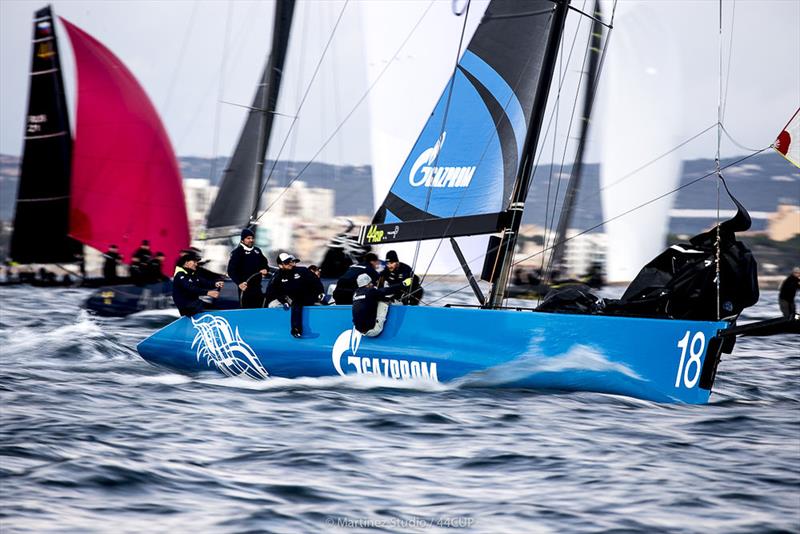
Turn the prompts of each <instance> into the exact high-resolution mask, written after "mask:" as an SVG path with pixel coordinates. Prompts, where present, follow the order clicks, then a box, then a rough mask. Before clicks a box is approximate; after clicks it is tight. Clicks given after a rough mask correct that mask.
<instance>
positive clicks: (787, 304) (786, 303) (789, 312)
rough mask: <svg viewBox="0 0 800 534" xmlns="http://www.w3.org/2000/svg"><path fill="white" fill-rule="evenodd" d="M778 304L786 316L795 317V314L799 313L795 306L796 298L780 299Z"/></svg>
mask: <svg viewBox="0 0 800 534" xmlns="http://www.w3.org/2000/svg"><path fill="white" fill-rule="evenodd" d="M778 306H780V308H781V313H782V314H783V316H784V317H786V318H791V317H794V314H795V313H797V310H796V309H795V307H794V299H792V300H779V301H778Z"/></svg>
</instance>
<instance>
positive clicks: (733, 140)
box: [720, 106, 757, 152]
mask: <svg viewBox="0 0 800 534" xmlns="http://www.w3.org/2000/svg"><path fill="white" fill-rule="evenodd" d="M722 112H723V113H725V108H724V106H723V110H722ZM720 126H721V127H722V131H723V132H724V133H725V137H727V138H728V140H730V142H731V143H733V144H734V145H736V146H737V147H739V148H741V149H742V150H747V151H750V152H752V151H753V150H757V149H755V148H751V147H749V146H745V145H743V144H741V143H739V142H738V141H736V139H734V138H733V136H732V135H731V133H730V132H729V131H728V129H727V128H725V124H721V125H720Z"/></svg>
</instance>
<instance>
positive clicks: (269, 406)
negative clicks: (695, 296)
mask: <svg viewBox="0 0 800 534" xmlns="http://www.w3.org/2000/svg"><path fill="white" fill-rule="evenodd" d="M443 291H445V290H443ZM87 295H88V293H87V291H85V290H76V289H36V288H0V375H2V376H0V531H2V532H3V533H10V532H44V531H60V532H87V531H113V532H142V531H172V532H188V531H192V532H195V533H198V532H292V533H293V532H329V531H332V532H345V531H352V530H362V531H363V530H365V529H373V530H376V531H382V532H454V531H464V532H467V531H469V532H554V533H556V532H558V533H561V532H599V531H603V532H676V533H677V532H680V533H685V532H702V533H708V532H726V533H735V532H742V533H751V532H799V531H800V358H798V356H799V355H800V340H798V339H797V338H796V337H788V336H782V337H773V338H763V339H759V338H753V339H741V340H739V342H738V343H737V346H736V348H735V350H734V353H733V354H732V355H727V356H725V358H724V360H723V362H722V363H721V365H720V370H719V374H718V377H717V383H716V385H715V392H714V394H713V395H712V402H711V404H709V405H707V406H682V405H660V404H654V403H649V402H643V401H637V400H632V399H627V398H622V397H613V396H608V395H600V394H589V393H584V394H563V393H562V394H558V393H547V392H537V391H528V390H500V389H479V388H478V389H476V388H470V389H459V388H455V387H447V386H435V387H434V386H431V387H429V388H427V389H418V388H416V389H415V388H410V387H407V386H403V385H399V384H397V383H394V382H391V381H388V380H382V379H378V378H376V377H360V378H358V379H356V378H353V377H340V378H326V379H301V380H280V379H274V380H270V381H266V382H253V381H247V380H236V379H222V378H220V379H217V378H209V377H200V378H191V377H186V376H182V375H177V374H170V373H167V372H165V371H163V370H159V369H156V368H154V367H151V366H150V365H149V364H147V363H146V362H144V361H143V360H141V359H140V358H139V356H138V355H137V353H136V350H135V345H136V343H137V342H138V341H139V340H141V339H142V338H144V337H145V336H147V335H148V334H149V333H151V332H152V331H153V330H154V329H156V328H158V327H159V326H161V325H163V324H165V323H166V322H168V321H169V320H170V319H171V317H170V315H169V314H165V313H164V312H158V313H145V314H140V315H138V316H134V317H130V318H127V319H99V318H96V317H92V316H90V315H88V314H87V313H86V312H85V311H83V310H81V307H80V304H81V301H82V300H83V299H85V298H86V296H87ZM432 296H433V294H431V297H432ZM775 299H776V297H775V295H774V293H773V292H765V294H764V295H763V296H762V302H761V303H759V304H758V305H757V306H755V307H754V308H751V309H750V310H749V311H748V312H747V316H746V317H745V318H767V317H772V316H776V315H777V305H776V302H775Z"/></svg>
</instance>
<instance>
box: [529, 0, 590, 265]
mask: <svg viewBox="0 0 800 534" xmlns="http://www.w3.org/2000/svg"><path fill="white" fill-rule="evenodd" d="M583 8H584V9H586V2H585V1H584V6H583ZM579 29H580V26H578V28H576V30H575V31H576V34H577V32H578V30H579ZM592 39H593V36H592V26H589V39H588V41H587V43H586V50H585V52H584V54H583V60H582V62H581V74H580V75H579V77H578V85H577V87H576V89H575V98H574V99H573V101H572V112H571V114H570V118H569V124H568V125H567V133H566V136H565V139H566V140H565V142H564V150H563V152H562V154H561V163H560V165H559V168H558V181H557V182H556V194H555V197H554V198H553V209H552V211H551V213H550V226H549V227H547V226H545V237H546V236H547V233H548V232H549V233H550V235H551V240H555V239H556V238H557V237H558V236H557V235H555V233H554V229H553V226H555V222H556V206H557V205H558V195H559V192H560V190H561V177H562V176H563V174H564V162H565V161H566V159H567V148H569V139H570V133H571V132H572V125H573V123H574V121H575V112H576V111H577V109H578V97H579V96H580V94H581V86H582V85H583V80H584V76H583V73H584V72H585V70H586V68H587V66H586V64H587V61H588V60H589V54H590V52H591V48H592ZM591 89H592V88H590V87H587V88H586V90H587V91H591ZM554 144H555V143H554ZM554 163H555V158H554V157H553V158H552V161H551V163H550V173H551V175H552V172H553V165H554ZM574 165H575V162H573V166H574ZM548 189H549V184H548ZM565 196H566V191H565ZM564 200H565V199H562V201H561V202H562V204H561V205H562V210H563V206H564ZM546 220H547V218H546V217H545V221H546ZM544 244H545V245H546V244H547V239H545V241H544ZM552 268H553V256H552V254H551V255H550V257H549V259H548V262H547V271H550V270H551V269H552ZM541 269H542V272H543V273H544V272H545V257H544V255H543V256H542V265H541Z"/></svg>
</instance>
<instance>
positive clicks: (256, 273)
mask: <svg viewBox="0 0 800 534" xmlns="http://www.w3.org/2000/svg"><path fill="white" fill-rule="evenodd" d="M268 272H269V262H268V261H267V258H266V257H265V256H264V254H263V253H262V252H261V249H260V248H258V247H257V246H255V234H254V233H253V231H252V230H251V229H249V228H245V229H244V230H242V234H241V240H240V243H239V244H238V245H237V246H236V248H235V249H233V250H232V251H231V257H230V260H228V276H230V277H231V280H233V283H234V284H236V287H238V288H239V302H240V303H241V306H242V308H261V307H262V306H263V305H264V294H263V293H262V292H261V281H262V280H263V278H264V277H265V276H266V275H267V273H268Z"/></svg>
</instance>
